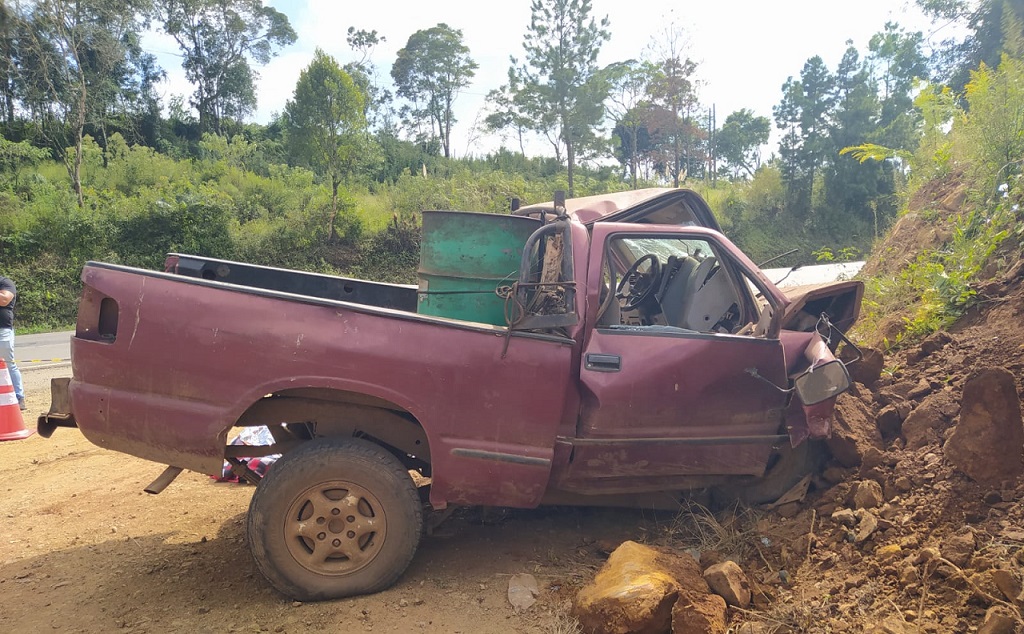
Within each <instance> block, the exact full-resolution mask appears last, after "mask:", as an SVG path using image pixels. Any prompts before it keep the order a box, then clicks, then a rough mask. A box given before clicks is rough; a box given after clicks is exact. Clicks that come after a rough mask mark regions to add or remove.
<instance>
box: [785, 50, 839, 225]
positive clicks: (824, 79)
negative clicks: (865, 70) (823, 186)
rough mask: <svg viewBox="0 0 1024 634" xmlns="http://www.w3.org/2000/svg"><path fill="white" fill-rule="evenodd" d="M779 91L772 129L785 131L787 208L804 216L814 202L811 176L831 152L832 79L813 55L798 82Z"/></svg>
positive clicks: (826, 68) (788, 83)
mask: <svg viewBox="0 0 1024 634" xmlns="http://www.w3.org/2000/svg"><path fill="white" fill-rule="evenodd" d="M782 92H783V96H782V102H780V103H779V105H778V106H776V107H775V109H774V114H775V124H776V126H777V127H778V128H779V129H780V130H785V136H783V138H782V142H781V143H780V144H779V158H780V160H781V165H780V169H781V171H782V177H783V180H784V181H785V182H786V187H787V191H788V197H789V203H790V205H791V207H792V208H793V209H794V211H797V212H798V213H801V214H808V213H810V212H811V207H812V204H813V201H814V178H815V175H816V174H818V173H819V168H820V167H821V166H823V165H824V164H825V162H826V161H827V160H828V159H829V157H830V156H831V153H832V149H833V148H832V145H831V138H830V136H829V115H830V113H831V112H832V108H833V105H834V101H835V95H834V78H833V77H832V75H831V74H830V73H829V71H828V67H827V66H825V62H824V61H823V60H822V59H821V57H819V56H817V55H816V56H814V57H812V58H810V59H808V60H807V62H806V63H805V64H804V67H803V69H802V70H801V72H800V79H799V80H794V79H793V78H792V77H790V78H789V79H787V80H786V83H785V84H784V85H783V87H782Z"/></svg>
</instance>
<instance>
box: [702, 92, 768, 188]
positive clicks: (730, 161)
mask: <svg viewBox="0 0 1024 634" xmlns="http://www.w3.org/2000/svg"><path fill="white" fill-rule="evenodd" d="M771 125H772V124H771V121H769V119H768V117H755V116H754V113H753V112H752V111H751V110H748V109H746V108H744V109H742V110H737V111H736V112H734V113H732V114H730V115H729V116H728V117H726V118H725V123H724V124H722V128H721V129H720V130H719V131H718V133H717V134H716V135H715V149H716V153H717V155H718V156H719V157H721V158H722V160H724V161H725V163H726V165H727V166H728V167H729V169H730V170H731V171H732V174H733V175H734V176H735V175H736V174H738V173H739V172H740V170H742V171H744V172H746V173H747V175H748V176H751V177H752V176H753V175H754V170H756V169H757V167H758V165H759V164H760V148H761V146H762V145H764V144H765V143H767V142H768V137H769V135H770V133H771Z"/></svg>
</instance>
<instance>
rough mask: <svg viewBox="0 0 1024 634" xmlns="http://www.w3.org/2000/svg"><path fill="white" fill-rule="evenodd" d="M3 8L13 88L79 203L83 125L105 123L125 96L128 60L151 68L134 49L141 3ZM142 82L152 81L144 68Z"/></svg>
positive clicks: (66, 0)
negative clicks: (13, 66)
mask: <svg viewBox="0 0 1024 634" xmlns="http://www.w3.org/2000/svg"><path fill="white" fill-rule="evenodd" d="M11 6H12V7H13V11H12V12H10V13H8V14H7V16H6V18H5V19H6V20H7V21H8V25H10V24H11V23H12V22H13V23H14V32H15V36H14V37H15V39H14V41H13V47H12V49H14V50H15V53H16V58H15V59H16V60H17V65H16V68H17V69H18V73H17V77H16V81H15V82H14V83H15V84H18V85H19V93H20V95H19V96H20V101H21V102H22V105H23V106H24V107H25V108H26V109H27V110H28V111H29V112H30V113H32V115H33V116H34V118H35V119H36V120H37V121H38V123H39V125H38V128H37V129H38V130H39V132H40V134H41V135H42V136H43V139H44V140H45V142H46V143H47V144H48V145H50V146H51V148H52V149H53V151H54V152H55V153H56V154H57V156H59V157H60V158H61V160H62V161H63V163H64V166H65V168H66V169H67V172H68V177H69V178H70V180H71V187H72V189H73V190H74V192H75V196H76V197H77V199H78V205H79V206H83V204H84V201H83V198H82V177H81V169H82V140H83V138H84V136H85V128H86V125H87V124H88V123H90V122H94V123H99V124H100V125H101V126H103V125H105V123H106V121H107V118H108V117H109V116H110V115H111V112H112V110H113V109H114V108H115V107H116V102H117V101H118V100H119V99H120V98H123V97H125V96H126V91H128V90H129V89H128V88H126V85H127V84H128V82H129V78H131V77H133V76H136V75H135V70H133V69H137V66H133V63H134V64H143V65H148V66H147V67H148V68H150V69H152V66H151V64H152V57H151V56H147V55H145V54H143V53H142V52H141V50H140V49H139V46H138V34H139V32H140V30H141V29H142V27H143V22H142V16H144V15H145V12H146V11H147V9H148V6H149V3H148V1H147V0H37V1H34V2H24V3H22V2H17V3H15V4H13V5H11ZM8 33H10V31H8ZM147 77H148V78H149V79H153V71H152V70H151V71H150V72H148V73H147ZM9 85H13V84H9ZM148 85H149V86H151V82H150V83H149V84H148ZM137 95H138V93H136V96H137ZM125 101H132V99H131V98H130V97H129V98H127V99H125Z"/></svg>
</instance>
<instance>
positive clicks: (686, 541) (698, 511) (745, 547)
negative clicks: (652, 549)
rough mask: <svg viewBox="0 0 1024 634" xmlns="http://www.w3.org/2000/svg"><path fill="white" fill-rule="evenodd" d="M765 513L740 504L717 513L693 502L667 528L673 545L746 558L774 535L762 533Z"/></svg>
mask: <svg viewBox="0 0 1024 634" xmlns="http://www.w3.org/2000/svg"><path fill="white" fill-rule="evenodd" d="M761 517H762V513H761V512H759V511H756V510H754V509H752V508H749V507H746V506H742V505H740V504H736V505H735V506H731V507H729V508H727V509H725V510H724V511H721V512H719V513H718V514H717V515H715V514H714V513H712V512H711V511H710V510H708V509H707V508H706V507H704V506H702V505H700V504H697V503H695V502H690V503H689V504H688V505H687V506H686V507H684V508H683V509H682V510H680V511H679V513H677V514H676V515H675V516H674V517H673V518H672V521H671V522H670V523H669V524H668V526H666V527H665V529H664V531H665V532H664V534H665V538H666V539H667V541H668V542H669V545H671V546H673V547H675V548H682V549H683V550H694V551H697V552H698V553H701V552H706V551H712V550H713V551H716V552H718V553H721V554H722V555H726V556H734V557H737V558H740V559H744V558H747V557H750V556H752V555H754V554H755V553H756V552H758V550H759V548H760V546H761V544H762V543H763V540H769V542H770V539H771V538H770V537H769V536H765V535H761V534H759V533H758V530H757V524H758V520H759V519H760V518H761Z"/></svg>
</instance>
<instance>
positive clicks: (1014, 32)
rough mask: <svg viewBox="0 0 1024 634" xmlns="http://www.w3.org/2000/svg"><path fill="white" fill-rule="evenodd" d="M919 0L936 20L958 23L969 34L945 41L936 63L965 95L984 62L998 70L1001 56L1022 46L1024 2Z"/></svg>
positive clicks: (946, 77)
mask: <svg viewBox="0 0 1024 634" xmlns="http://www.w3.org/2000/svg"><path fill="white" fill-rule="evenodd" d="M916 1H917V4H918V6H919V7H921V9H922V10H923V11H924V12H925V13H926V14H927V15H929V16H931V17H932V18H933V19H935V20H942V21H944V22H951V23H954V24H958V25H960V26H961V27H965V29H966V31H967V35H966V36H965V37H963V38H959V39H958V38H951V39H949V40H946V41H945V42H943V43H942V46H940V47H939V48H938V49H937V51H936V53H935V57H934V58H933V60H932V61H933V64H934V65H935V66H936V67H937V72H938V75H939V78H940V79H941V80H943V81H944V82H945V83H946V84H948V85H949V86H950V87H951V88H952V89H953V90H954V91H955V92H957V93H962V92H963V90H964V87H965V86H966V85H967V82H969V81H970V80H971V72H972V71H974V70H977V68H978V67H979V66H980V64H981V63H982V62H984V63H985V64H986V65H988V66H989V67H992V68H995V67H996V66H998V65H999V57H1000V55H1002V54H1003V52H1004V51H1012V49H1014V48H1017V47H1019V46H1020V43H1021V41H1022V39H1024V31H1022V28H1021V24H1022V22H1024V0H916ZM1014 21H1016V25H1013V22H1014ZM1008 27H1009V28H1008Z"/></svg>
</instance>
